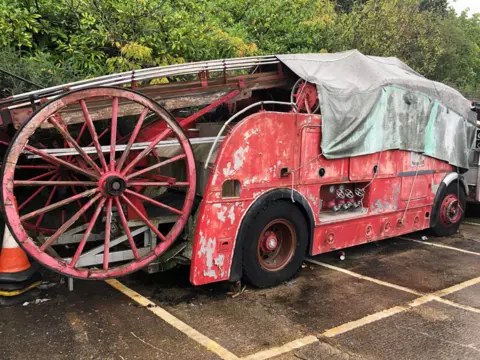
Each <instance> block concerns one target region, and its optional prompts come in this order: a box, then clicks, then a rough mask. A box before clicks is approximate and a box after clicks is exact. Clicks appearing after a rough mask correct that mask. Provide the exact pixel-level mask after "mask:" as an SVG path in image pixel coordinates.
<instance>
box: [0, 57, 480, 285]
mask: <svg viewBox="0 0 480 360" xmlns="http://www.w3.org/2000/svg"><path fill="white" fill-rule="evenodd" d="M0 109H1V110H0V118H1V126H2V132H1V133H0V135H1V139H0V140H1V143H2V144H3V145H4V148H5V155H4V161H3V166H2V201H1V203H2V207H3V211H4V216H5V221H6V223H7V225H8V228H9V230H10V232H11V234H12V235H13V237H14V238H15V240H16V241H17V242H18V243H19V244H20V245H21V246H22V248H23V249H24V250H25V251H26V252H27V253H28V254H29V255H30V256H31V257H32V258H34V259H36V260H37V261H38V262H40V263H41V264H43V265H44V266H46V267H48V268H50V269H52V270H55V271H57V272H59V273H61V274H64V275H65V276H68V277H74V278H79V279H108V278H114V277H118V276H122V275H126V274H128V273H131V272H133V271H136V270H139V269H144V270H146V271H148V272H150V273H153V272H157V271H161V270H165V269H169V268H171V267H172V266H176V265H179V264H190V267H191V271H190V280H191V282H192V283H193V284H194V285H202V284H207V283H211V282H217V281H225V280H230V281H237V280H239V279H241V278H243V279H246V280H247V281H249V282H250V283H251V284H253V285H255V286H259V287H265V286H272V285H275V284H278V283H280V282H282V281H285V280H287V279H289V278H291V277H292V276H294V275H295V273H296V272H297V271H298V270H299V269H300V267H301V264H302V261H303V260H304V258H305V257H306V256H311V255H317V254H321V253H324V252H329V251H334V250H339V249H343V248H346V247H349V246H354V245H358V244H363V243H367V242H371V241H377V240H381V239H386V238H391V237H394V236H398V235H401V234H405V233H409V232H413V231H417V230H422V229H427V228H431V231H432V232H433V233H434V234H436V235H439V236H446V235H450V234H453V233H454V232H456V231H457V229H458V227H459V224H460V222H461V220H462V217H463V215H464V209H465V205H466V195H467V193H468V187H467V184H466V182H465V180H464V178H463V176H462V173H463V172H464V171H465V170H466V169H467V168H468V156H469V151H470V148H471V146H472V143H473V139H474V132H475V128H476V122H475V119H474V113H473V112H472V111H471V109H470V106H469V103H468V101H467V100H466V99H465V98H463V97H462V96H461V95H460V94H459V93H458V92H456V91H455V90H453V89H451V88H449V87H447V86H445V85H442V84H438V83H434V82H432V81H429V80H427V79H425V78H423V77H422V76H421V75H419V74H417V73H415V72H414V71H413V70H412V69H410V68H408V66H406V65H405V64H403V63H401V62H400V61H399V60H397V59H393V58H378V57H370V56H365V55H362V54H361V53H359V52H358V51H349V52H345V53H339V54H303V55H278V56H260V57H247V58H237V59H226V60H218V61H217V60H215V61H205V62H198V63H189V64H181V65H170V66H165V67H157V68H151V69H143V70H135V71H131V72H126V73H120V74H114V75H107V76H103V77H99V78H94V79H89V80H84V81H79V82H74V83H70V84H65V85H61V86H56V87H51V88H48V89H43V90H38V91H32V92H29V93H25V94H19V95H15V96H12V97H10V98H7V99H4V100H1V101H0Z"/></svg>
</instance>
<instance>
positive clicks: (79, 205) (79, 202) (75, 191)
mask: <svg viewBox="0 0 480 360" xmlns="http://www.w3.org/2000/svg"><path fill="white" fill-rule="evenodd" d="M70 188H71V189H72V193H73V195H78V191H77V189H75V186H73V185H72V186H70ZM75 202H76V203H77V206H78V208H79V209H81V208H82V206H83V205H82V202H81V201H80V199H76V200H75ZM82 217H83V220H84V221H85V223H87V222H88V218H87V215H85V214H83V215H82Z"/></svg>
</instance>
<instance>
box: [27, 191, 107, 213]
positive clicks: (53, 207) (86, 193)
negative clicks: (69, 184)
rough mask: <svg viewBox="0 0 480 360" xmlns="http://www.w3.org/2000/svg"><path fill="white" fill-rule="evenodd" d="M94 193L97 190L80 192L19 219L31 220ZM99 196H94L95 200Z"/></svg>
mask: <svg viewBox="0 0 480 360" xmlns="http://www.w3.org/2000/svg"><path fill="white" fill-rule="evenodd" d="M96 192H98V188H97V189H90V190H87V191H84V192H82V193H80V194H78V195H76V196H72V197H70V198H67V199H63V200H61V201H59V202H56V203H53V204H51V205H49V206H47V207H44V208H42V209H38V210H35V211H32V212H30V213H28V214H26V215H23V216H21V217H20V220H21V221H25V220H28V219H31V218H33V217H35V216H39V215H40V214H43V213H46V212H49V211H52V210H55V209H58V208H59V207H62V206H64V205H67V204H70V203H71V202H74V201H75V200H77V199H81V198H84V197H87V196H92V195H93V194H95V193H96ZM99 196H101V195H100V194H98V195H96V196H95V198H98V197H99Z"/></svg>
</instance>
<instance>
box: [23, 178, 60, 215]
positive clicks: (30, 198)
mask: <svg viewBox="0 0 480 360" xmlns="http://www.w3.org/2000/svg"><path fill="white" fill-rule="evenodd" d="M57 176H58V175H57V174H55V175H53V176H52V177H51V178H50V180H54V179H55V178H56V177H57ZM43 189H45V186H40V187H39V188H38V189H37V190H35V192H34V193H33V194H32V195H30V196H29V197H28V198H27V199H26V200H25V201H24V202H23V203H21V204H20V206H19V207H18V211H20V210H22V209H23V208H24V207H25V206H27V205H28V204H29V203H30V201H32V200H33V199H35V197H36V196H37V195H38V194H39V193H40V192H41V191H42V190H43Z"/></svg>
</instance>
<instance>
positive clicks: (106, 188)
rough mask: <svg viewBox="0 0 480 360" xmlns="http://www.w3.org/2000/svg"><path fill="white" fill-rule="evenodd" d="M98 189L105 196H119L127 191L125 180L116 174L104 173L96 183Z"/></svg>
mask: <svg viewBox="0 0 480 360" xmlns="http://www.w3.org/2000/svg"><path fill="white" fill-rule="evenodd" d="M98 185H99V186H98V187H99V188H100V189H102V192H103V193H104V195H106V196H120V195H122V194H123V193H124V192H125V190H126V189H127V181H126V179H125V178H124V177H123V176H121V175H120V174H118V173H114V172H113V173H106V174H105V175H103V176H102V177H101V178H100V180H99V183H98Z"/></svg>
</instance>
